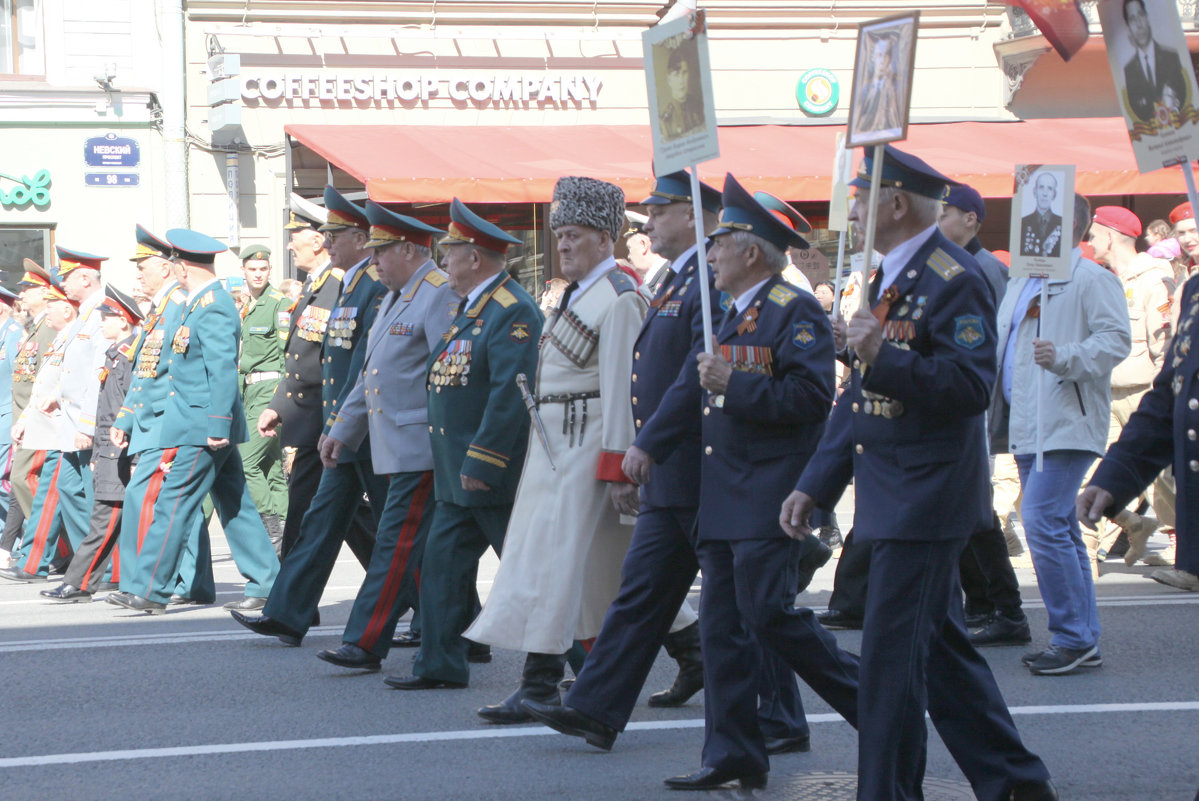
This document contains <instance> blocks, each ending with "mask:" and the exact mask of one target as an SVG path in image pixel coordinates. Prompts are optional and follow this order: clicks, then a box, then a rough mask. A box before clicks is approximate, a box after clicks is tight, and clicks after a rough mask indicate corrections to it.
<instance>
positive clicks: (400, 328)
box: [388, 323, 416, 337]
mask: <svg viewBox="0 0 1199 801" xmlns="http://www.w3.org/2000/svg"><path fill="white" fill-rule="evenodd" d="M415 330H416V327H415V326H414V325H412V323H392V324H391V328H390V330H388V333H389V334H392V335H393V336H399V337H410V336H412V333H413V332H414V331H415Z"/></svg>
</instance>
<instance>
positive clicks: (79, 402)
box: [58, 290, 112, 451]
mask: <svg viewBox="0 0 1199 801" xmlns="http://www.w3.org/2000/svg"><path fill="white" fill-rule="evenodd" d="M103 301H104V291H103V290H100V291H97V292H96V293H95V294H93V295H92V296H91V297H90V298H88V299H87V300H84V301H82V302H81V303H80V304H79V317H78V318H77V319H76V320H75V322H74V323H73V324H72V325H69V326H67V342H66V347H65V349H64V350H63V354H62V382H61V383H60V384H59V389H58V402H59V404H60V405H61V406H62V412H63V423H64V428H63V448H62V450H64V451H73V450H76V448H75V435H76V434H86V435H87V436H89V437H94V436H95V433H96V402H97V400H99V397H100V381H99V378H98V376H99V374H100V369H101V368H102V367H103V366H104V354H105V353H106V352H107V351H108V346H109V345H111V344H112V340H108V339H105V338H104V337H103V335H101V333H100V310H99V307H100V304H101V303H102V302H103Z"/></svg>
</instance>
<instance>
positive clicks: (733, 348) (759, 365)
mask: <svg viewBox="0 0 1199 801" xmlns="http://www.w3.org/2000/svg"><path fill="white" fill-rule="evenodd" d="M720 355H721V356H723V357H724V358H725V360H726V361H728V363H729V365H730V366H732V368H733V369H734V370H737V371H738V372H742V373H754V374H755V375H773V374H774V367H773V365H774V352H773V351H772V350H770V348H765V347H757V346H754V345H721V346H720Z"/></svg>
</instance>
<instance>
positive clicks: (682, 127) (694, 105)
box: [641, 11, 720, 175]
mask: <svg viewBox="0 0 1199 801" xmlns="http://www.w3.org/2000/svg"><path fill="white" fill-rule="evenodd" d="M641 41H642V44H643V47H644V51H645V53H644V56H645V87H646V92H647V93H648V95H649V120H650V128H651V129H652V130H653V136H654V174H655V175H667V174H669V173H672V172H677V171H678V170H682V169H685V168H687V167H691V166H692V165H695V164H699V163H701V162H704V161H711V160H712V159H714V158H717V157H719V156H720V145H719V143H718V141H717V136H716V105H715V103H714V101H713V99H712V71H711V66H710V63H709V61H708V35H707V29H706V28H705V26H704V12H702V11H699V12H696V13H694V14H688V15H686V16H684V17H680V18H679V19H676V20H672V21H671V22H667V23H665V24H662V25H657V26H655V27H653V28H650V29H649V30H647V31H646V32H645V33H644V34H642V36H641Z"/></svg>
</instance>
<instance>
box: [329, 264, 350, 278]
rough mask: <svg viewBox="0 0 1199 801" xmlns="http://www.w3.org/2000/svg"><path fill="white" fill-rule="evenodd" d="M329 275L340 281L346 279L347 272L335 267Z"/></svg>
mask: <svg viewBox="0 0 1199 801" xmlns="http://www.w3.org/2000/svg"><path fill="white" fill-rule="evenodd" d="M329 275H332V276H333V277H334V278H336V279H337V280H338V281H340V280H341V279H343V278H345V277H346V271H345V270H343V269H341V268H340V267H334V268H333V269H331V270H329Z"/></svg>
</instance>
